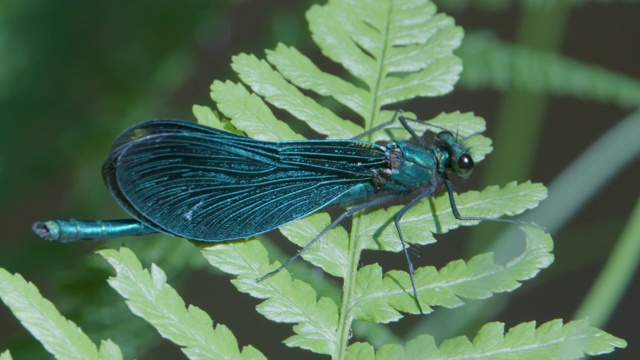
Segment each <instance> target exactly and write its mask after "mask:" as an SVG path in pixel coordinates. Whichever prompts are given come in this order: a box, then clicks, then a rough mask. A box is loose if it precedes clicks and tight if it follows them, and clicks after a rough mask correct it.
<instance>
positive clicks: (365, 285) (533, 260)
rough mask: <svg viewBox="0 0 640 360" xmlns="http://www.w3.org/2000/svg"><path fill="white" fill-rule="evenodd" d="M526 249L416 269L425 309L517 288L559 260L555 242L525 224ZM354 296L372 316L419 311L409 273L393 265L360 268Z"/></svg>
mask: <svg viewBox="0 0 640 360" xmlns="http://www.w3.org/2000/svg"><path fill="white" fill-rule="evenodd" d="M522 230H523V231H524V232H525V234H526V248H525V251H524V252H523V253H522V254H521V255H520V256H518V257H516V258H515V259H513V260H511V261H509V262H508V263H507V264H506V265H505V266H502V265H499V264H496V263H495V262H494V261H493V254H492V253H485V254H480V255H477V256H474V257H473V258H471V259H470V260H469V261H468V262H464V261H462V260H455V261H452V262H450V263H449V264H447V265H446V266H445V267H443V268H442V269H440V270H436V269H435V268H434V267H432V266H426V267H422V268H418V269H417V270H416V271H415V280H416V287H417V290H418V297H419V299H420V303H421V304H422V309H423V311H424V312H425V313H428V312H431V311H432V307H434V306H443V307H447V308H455V307H458V306H460V305H462V304H463V302H462V300H461V298H466V299H484V298H487V297H489V296H491V295H492V294H494V293H499V292H506V291H513V290H514V289H516V288H518V287H519V286H520V283H521V282H522V281H524V280H527V279H530V278H532V277H534V276H535V275H536V274H537V273H538V272H539V271H540V269H543V268H546V267H548V266H549V265H550V264H551V263H552V262H553V255H552V254H551V251H552V250H553V242H552V240H551V237H550V236H549V235H548V234H546V233H544V232H543V231H542V230H541V229H539V228H537V227H533V226H527V227H523V228H522ZM357 276H358V277H357V279H356V292H355V296H354V299H353V304H350V308H353V311H354V317H355V318H357V319H360V320H366V321H372V322H383V323H386V322H390V321H394V320H397V319H399V318H400V317H401V315H400V313H399V311H402V312H411V313H417V312H418V309H417V307H416V304H415V300H414V299H413V294H412V293H411V282H410V279H409V274H408V273H406V272H404V271H397V270H392V271H390V272H388V273H387V274H385V276H384V277H383V276H382V269H381V268H380V267H379V266H378V265H369V266H365V267H363V268H362V269H360V270H359V271H358V275H357Z"/></svg>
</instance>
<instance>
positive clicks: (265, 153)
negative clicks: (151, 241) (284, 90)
mask: <svg viewBox="0 0 640 360" xmlns="http://www.w3.org/2000/svg"><path fill="white" fill-rule="evenodd" d="M386 166H388V165H387V156H386V151H385V149H384V148H383V147H380V146H378V145H374V144H369V143H366V142H362V141H354V140H315V141H314V140H311V141H286V142H280V143H273V142H266V141H259V140H255V139H251V138H247V137H243V136H238V135H235V134H232V133H228V132H225V131H220V130H216V129H213V128H209V127H205V126H201V125H197V124H195V123H190V122H187V121H177V120H153V121H148V122H145V123H141V124H138V125H136V126H134V127H132V128H129V129H128V130H126V131H125V132H124V133H123V134H122V135H120V136H119V137H118V139H116V141H115V143H114V145H113V148H112V150H111V154H110V156H109V158H108V159H107V160H106V162H105V164H104V166H103V177H104V179H105V182H106V184H107V186H108V187H109V189H110V190H111V192H112V194H113V195H114V196H115V197H116V199H117V200H118V202H119V203H120V204H121V205H122V206H123V207H124V208H125V209H126V210H127V211H128V212H129V213H130V214H131V215H132V216H133V217H134V218H136V219H137V220H139V221H141V222H143V223H144V224H146V225H148V226H150V227H152V228H154V229H157V230H159V231H162V232H165V233H169V234H173V235H177V236H180V237H185V238H188V239H193V240H201V241H223V240H231V239H239V238H245V237H249V236H252V235H256V234H260V233H263V232H266V231H269V230H272V229H275V228H277V227H279V226H281V225H284V224H286V223H288V222H290V221H293V220H296V219H299V218H301V217H304V216H306V215H309V214H311V213H313V212H315V211H317V210H319V209H321V208H323V207H324V206H326V205H328V204H329V203H331V201H333V200H334V199H336V198H337V197H339V196H340V195H341V194H343V193H344V192H346V191H348V190H349V189H351V188H353V187H354V186H358V185H360V186H362V184H368V182H369V181H370V180H371V178H372V176H373V169H380V168H384V167H386Z"/></svg>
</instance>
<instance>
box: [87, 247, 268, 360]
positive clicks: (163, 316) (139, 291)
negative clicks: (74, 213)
mask: <svg viewBox="0 0 640 360" xmlns="http://www.w3.org/2000/svg"><path fill="white" fill-rule="evenodd" d="M99 254H100V255H102V256H103V257H104V258H105V259H106V260H107V261H108V262H109V264H111V266H113V268H114V269H115V270H116V276H115V277H112V278H110V279H109V285H111V287H113V288H114V289H115V290H116V291H118V293H120V295H122V296H123V297H124V298H125V299H127V305H128V306H129V308H130V309H131V311H132V312H133V313H134V314H136V315H138V316H140V317H141V318H143V319H145V320H146V321H147V322H149V323H150V324H151V325H153V326H154V327H155V328H156V329H157V330H158V332H159V333H160V334H161V335H162V336H163V337H164V338H167V339H169V340H171V341H172V342H174V343H176V344H177V345H179V346H182V347H183V348H182V351H183V352H184V353H185V355H187V356H188V357H189V358H190V359H227V358H243V359H264V358H265V357H264V356H263V355H262V354H261V353H260V352H259V351H258V350H256V349H255V348H253V347H251V346H248V347H245V348H244V349H243V351H242V352H240V351H239V350H238V342H237V340H236V338H235V337H234V336H233V334H232V333H231V331H230V330H229V329H228V328H227V327H226V326H224V325H221V324H218V325H216V326H215V327H213V321H212V320H211V318H210V317H209V316H208V315H207V314H206V313H205V312H204V311H202V310H200V309H199V308H197V307H195V306H189V307H185V303H184V301H183V300H182V298H181V297H180V296H179V295H178V293H177V292H176V291H175V290H174V289H173V288H172V287H171V286H169V285H168V284H167V279H166V275H165V273H164V272H163V271H162V270H161V269H160V268H159V267H157V266H155V265H152V266H151V269H150V270H145V269H143V268H142V265H141V264H140V261H139V260H138V259H137V258H136V256H135V255H134V253H133V252H131V250H129V249H127V248H121V249H120V251H116V250H102V251H100V252H99Z"/></svg>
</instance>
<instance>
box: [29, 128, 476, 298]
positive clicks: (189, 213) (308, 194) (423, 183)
mask: <svg viewBox="0 0 640 360" xmlns="http://www.w3.org/2000/svg"><path fill="white" fill-rule="evenodd" d="M395 118H396V116H394V119H395ZM397 120H399V121H400V122H401V123H402V125H403V126H404V128H405V129H406V130H407V131H408V132H409V133H410V134H411V136H412V137H413V138H414V139H415V140H416V141H417V144H412V143H410V142H403V141H390V142H389V143H387V144H386V145H378V144H375V143H370V142H365V141H361V140H356V139H348V140H307V141H282V142H267V141H260V140H255V139H252V138H248V137H243V136H239V135H236V134H233V133H230V132H226V131H221V130H217V129H213V128H210V127H206V126H202V125H198V124H195V123H192V122H188V121H180V120H152V121H147V122H143V123H141V124H138V125H134V126H132V127H130V128H129V129H127V130H125V131H124V132H123V133H122V134H121V135H120V136H119V137H118V138H117V139H116V141H115V142H114V144H113V147H112V149H111V153H110V154H109V157H108V158H107V160H106V161H105V163H104V165H103V168H102V175H103V178H104V181H105V183H106V185H107V187H108V188H109V190H110V191H111V194H112V195H113V196H114V197H115V199H116V200H117V201H118V203H119V204H120V205H121V206H122V207H123V208H124V209H125V210H126V211H127V212H128V213H129V214H130V215H131V216H132V217H133V219H128V220H114V221H82V220H53V221H47V222H39V223H35V224H34V225H33V229H34V231H35V232H36V234H38V235H39V236H41V237H43V238H45V239H49V240H58V241H61V242H74V241H80V240H87V239H108V238H113V237H120V236H133V235H146V234H150V233H156V232H159V233H165V234H169V235H173V236H178V237H183V238H187V239H190V240H196V241H205V242H222V241H228V240H236V239H242V238H247V237H251V236H254V235H258V234H262V233H265V232H268V231H270V230H273V229H276V228H278V227H280V226H282V225H284V224H287V223H289V222H292V221H294V220H296V219H300V218H303V217H305V216H307V215H310V214H312V213H314V212H316V211H318V210H320V209H322V208H325V207H327V206H329V205H333V204H337V205H343V206H346V207H348V209H347V210H346V211H345V212H343V213H342V215H340V216H339V217H338V218H337V219H336V220H335V221H333V222H332V223H331V224H330V225H329V226H328V227H327V228H325V229H324V230H323V231H322V232H321V233H320V234H318V235H317V236H316V237H315V238H314V239H313V240H311V241H310V242H309V243H308V244H307V245H306V246H304V247H303V248H302V249H301V250H300V251H299V252H298V254H296V255H295V256H294V257H292V258H291V259H289V260H288V261H286V262H285V263H284V264H282V265H281V266H280V267H279V268H278V269H277V270H275V271H274V272H272V273H269V274H267V275H265V277H266V276H269V275H271V274H273V273H276V272H278V271H280V270H281V269H282V268H284V267H285V266H287V264H289V263H290V262H291V261H293V260H294V259H296V258H297V257H298V256H299V255H300V254H301V253H302V252H303V251H304V250H305V249H307V248H308V247H309V246H311V245H312V244H313V243H314V242H316V241H317V240H318V239H320V238H322V237H323V236H324V235H325V234H326V233H327V232H328V231H329V230H330V229H331V228H333V227H335V226H336V225H337V224H338V223H340V222H341V221H342V220H343V219H344V218H346V217H349V216H351V215H353V214H355V213H356V212H358V211H362V210H365V209H369V208H372V207H375V206H379V205H381V204H383V203H385V202H388V201H391V200H393V199H397V198H398V197H399V196H403V195H408V194H413V193H415V194H416V196H415V197H413V198H412V199H411V200H410V201H409V202H408V203H407V204H406V205H405V206H404V207H403V208H402V209H401V210H400V211H399V212H398V213H397V214H396V216H395V226H396V229H397V232H398V235H399V238H400V241H401V243H402V248H403V250H404V254H405V257H406V260H407V263H408V265H409V273H410V275H411V284H412V287H413V293H414V297H415V299H416V302H418V297H417V290H416V285H415V282H414V279H413V265H412V263H411V260H410V258H409V255H408V252H407V247H406V244H405V241H404V238H403V236H402V230H401V228H400V220H401V219H402V216H403V215H404V214H405V213H406V212H407V210H409V209H410V208H411V207H412V206H414V205H415V204H417V203H418V202H419V201H420V200H421V199H423V198H425V197H427V196H432V195H434V193H435V191H436V190H437V188H438V186H440V184H444V185H445V187H446V190H447V192H448V194H449V200H450V203H451V210H452V212H453V214H454V216H455V217H456V218H457V219H459V220H483V219H481V218H469V217H462V216H461V215H460V213H459V212H458V209H457V207H456V204H455V201H454V198H453V187H452V184H451V181H450V180H449V178H448V173H453V174H455V175H457V176H459V177H461V178H467V177H468V176H469V175H470V174H471V171H472V169H473V166H474V163H473V159H472V158H471V156H470V155H469V152H468V149H467V148H466V147H465V146H464V145H462V143H460V142H459V141H458V139H457V138H456V136H455V135H453V134H452V133H451V132H449V131H440V132H439V133H437V135H436V136H435V140H434V141H433V143H432V144H426V143H425V141H424V140H423V139H422V138H421V137H420V136H418V135H417V134H416V133H415V131H414V130H413V129H412V128H411V127H410V126H409V124H408V121H409V120H412V119H408V118H405V117H404V116H402V115H400V116H397ZM392 121H394V120H392ZM413 121H416V120H413ZM418 306H420V305H419V303H418Z"/></svg>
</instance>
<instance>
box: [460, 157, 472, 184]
mask: <svg viewBox="0 0 640 360" xmlns="http://www.w3.org/2000/svg"><path fill="white" fill-rule="evenodd" d="M471 171H473V159H472V158H471V155H469V154H462V155H460V157H459V158H458V161H457V162H456V175H458V176H459V177H461V178H463V179H466V178H468V177H469V176H470V175H471Z"/></svg>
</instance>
